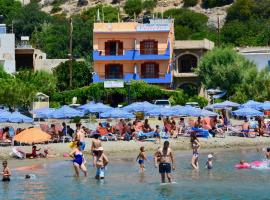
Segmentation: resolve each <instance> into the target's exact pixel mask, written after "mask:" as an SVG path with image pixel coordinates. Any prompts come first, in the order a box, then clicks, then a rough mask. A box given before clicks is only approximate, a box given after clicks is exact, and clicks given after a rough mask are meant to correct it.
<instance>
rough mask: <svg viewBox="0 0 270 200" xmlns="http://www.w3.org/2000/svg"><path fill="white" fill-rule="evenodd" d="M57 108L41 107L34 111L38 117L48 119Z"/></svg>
mask: <svg viewBox="0 0 270 200" xmlns="http://www.w3.org/2000/svg"><path fill="white" fill-rule="evenodd" d="M55 110H56V109H54V108H40V109H36V110H33V113H35V114H36V117H37V118H44V119H47V118H49V117H50V114H51V113H53V112H54V111H55Z"/></svg>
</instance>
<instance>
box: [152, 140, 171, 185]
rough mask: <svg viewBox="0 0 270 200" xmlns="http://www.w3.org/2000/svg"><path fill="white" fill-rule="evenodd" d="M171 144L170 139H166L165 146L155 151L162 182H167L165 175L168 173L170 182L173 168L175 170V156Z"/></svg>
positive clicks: (156, 163)
mask: <svg viewBox="0 0 270 200" xmlns="http://www.w3.org/2000/svg"><path fill="white" fill-rule="evenodd" d="M169 144H170V143H169V142H168V141H165V142H164V145H163V148H159V149H158V151H157V152H156V153H155V165H156V167H157V166H158V163H159V173H160V175H161V182H162V183H165V175H167V179H168V182H169V183H171V182H172V176H171V170H175V166H174V156H173V152H172V149H171V148H170V147H169Z"/></svg>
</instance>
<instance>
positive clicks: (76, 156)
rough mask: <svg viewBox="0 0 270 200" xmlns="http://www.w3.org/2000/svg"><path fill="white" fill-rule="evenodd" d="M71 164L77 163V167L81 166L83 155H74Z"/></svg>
mask: <svg viewBox="0 0 270 200" xmlns="http://www.w3.org/2000/svg"><path fill="white" fill-rule="evenodd" d="M74 157H75V158H74V160H73V163H77V164H78V165H81V164H82V163H83V155H82V154H75V155H74Z"/></svg>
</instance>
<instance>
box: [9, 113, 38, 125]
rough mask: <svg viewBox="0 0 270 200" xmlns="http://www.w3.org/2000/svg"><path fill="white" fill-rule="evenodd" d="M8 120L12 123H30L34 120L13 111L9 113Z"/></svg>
mask: <svg viewBox="0 0 270 200" xmlns="http://www.w3.org/2000/svg"><path fill="white" fill-rule="evenodd" d="M8 121H9V122H12V123H32V122H33V121H34V120H33V119H32V118H30V117H27V116H25V115H23V114H21V113H19V112H13V113H11V114H10V116H9V118H8Z"/></svg>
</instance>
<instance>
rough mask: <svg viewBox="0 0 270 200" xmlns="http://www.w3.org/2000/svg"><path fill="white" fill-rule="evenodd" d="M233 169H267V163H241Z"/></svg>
mask: <svg viewBox="0 0 270 200" xmlns="http://www.w3.org/2000/svg"><path fill="white" fill-rule="evenodd" d="M234 167H235V168H237V169H249V168H267V167H268V162H267V161H259V160H256V161H253V162H251V163H243V164H240V163H238V164H236V165H235V166H234Z"/></svg>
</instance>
